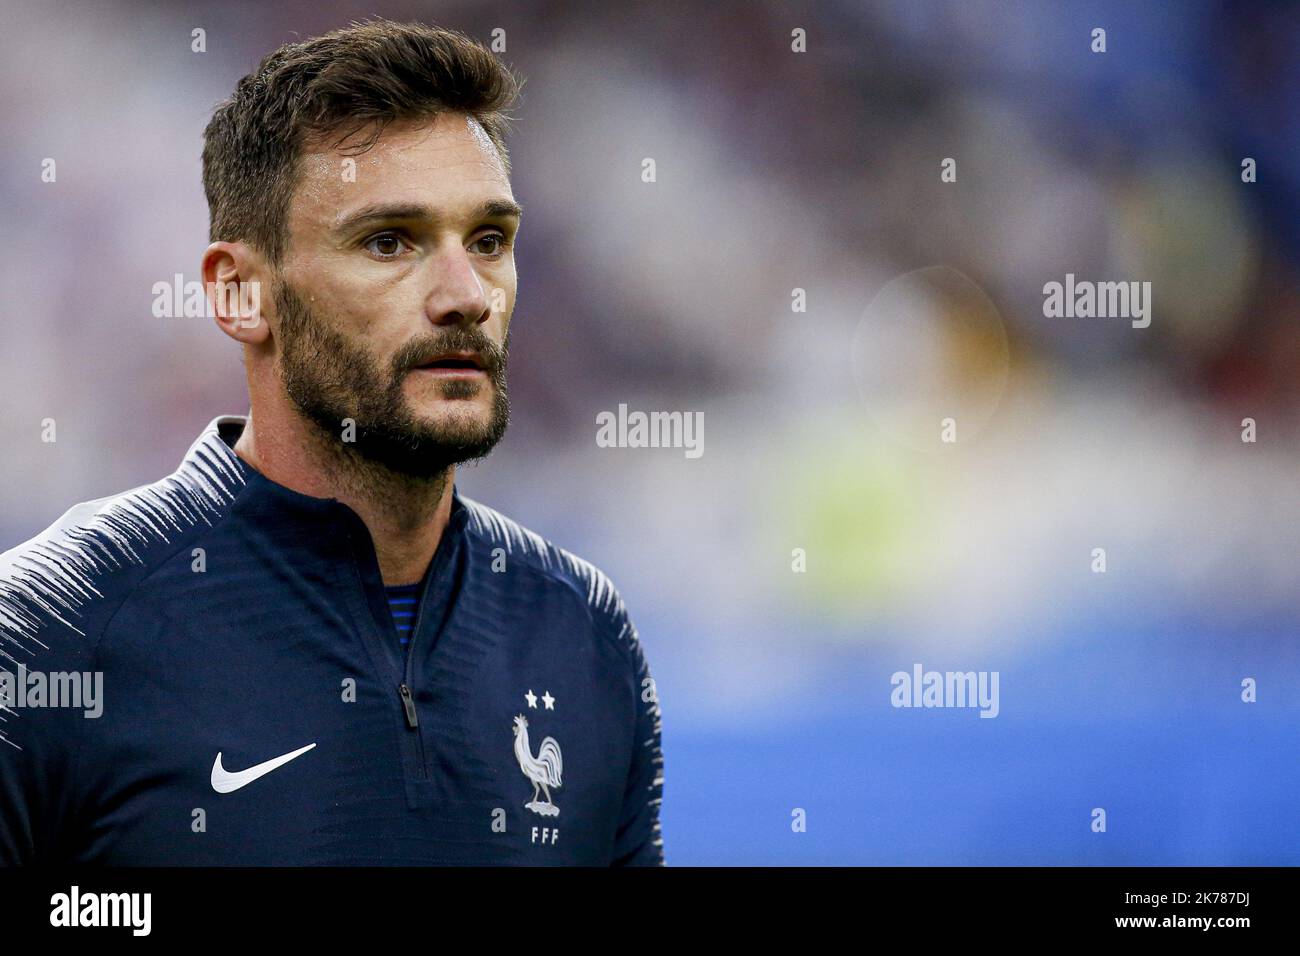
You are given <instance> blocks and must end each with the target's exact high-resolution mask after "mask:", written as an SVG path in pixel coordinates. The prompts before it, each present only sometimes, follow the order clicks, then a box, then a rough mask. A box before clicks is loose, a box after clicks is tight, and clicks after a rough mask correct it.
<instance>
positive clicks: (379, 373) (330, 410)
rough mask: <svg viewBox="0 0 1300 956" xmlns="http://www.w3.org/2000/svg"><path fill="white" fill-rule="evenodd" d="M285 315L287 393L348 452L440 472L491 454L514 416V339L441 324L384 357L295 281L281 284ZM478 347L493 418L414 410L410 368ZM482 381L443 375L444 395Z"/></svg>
mask: <svg viewBox="0 0 1300 956" xmlns="http://www.w3.org/2000/svg"><path fill="white" fill-rule="evenodd" d="M275 306H276V314H277V315H278V316H279V320H280V358H279V370H280V380H281V382H282V383H283V385H284V389H285V392H286V394H287V395H288V396H289V400H290V401H291V402H293V404H294V406H295V407H296V408H297V409H298V411H299V412H301V413H302V415H303V416H304V417H305V418H306V419H307V420H308V421H310V422H312V423H313V424H315V425H316V426H317V427H318V429H319V430H320V431H321V433H322V436H323V437H324V439H325V440H326V442H327V443H329V444H332V445H336V446H338V448H339V449H340V450H341V451H343V452H344V453H345V454H347V455H349V456H350V457H356V458H360V459H362V460H363V461H365V462H368V463H370V464H373V465H378V466H381V467H383V468H385V469H387V470H389V471H392V472H396V473H397V474H399V475H402V476H405V477H409V478H417V479H434V478H438V477H440V476H442V475H443V474H445V473H446V471H447V469H449V468H451V467H452V466H454V465H458V464H461V463H462V462H467V461H476V460H478V459H481V458H484V457H486V455H487V454H488V452H490V451H491V450H492V449H493V448H494V447H495V446H496V444H497V442H499V441H500V440H501V437H502V436H503V435H504V434H505V431H506V426H507V425H508V424H509V422H510V402H509V400H508V399H507V397H506V379H505V373H506V357H507V351H508V348H509V344H510V336H509V333H508V332H507V334H506V341H505V343H504V344H502V345H497V343H495V342H494V341H492V340H491V339H490V338H488V337H487V336H486V335H485V334H483V332H481V331H480V330H479V329H478V328H477V327H475V328H466V327H465V326H462V325H456V326H452V327H450V328H448V330H447V331H445V332H442V333H431V334H429V335H427V336H422V337H419V338H415V339H412V340H411V341H410V342H407V343H406V344H405V345H403V346H402V347H401V348H399V349H398V350H397V352H396V353H394V355H393V357H392V359H391V361H389V362H388V364H387V365H386V366H385V365H383V364H382V363H380V362H378V361H376V360H375V358H374V357H373V356H372V355H371V354H370V352H369V351H367V350H366V349H365V348H364V347H363V346H362V345H361V344H360V343H358V342H355V341H353V340H352V339H350V338H348V337H347V336H346V335H344V334H342V333H341V332H339V331H338V330H336V329H333V328H331V327H330V326H329V325H328V324H327V323H326V322H325V321H323V320H322V319H321V317H320V315H319V314H318V313H316V312H315V311H313V310H312V308H311V306H310V305H308V304H307V302H306V301H305V300H304V299H303V298H302V296H300V295H299V294H298V293H297V292H296V291H295V290H294V289H293V288H292V287H291V286H290V285H289V283H287V282H284V281H280V282H277V283H276V287H275ZM462 350H464V351H471V352H475V353H477V354H478V355H479V357H480V359H481V361H482V363H483V367H484V371H485V372H486V373H487V378H488V381H489V382H490V383H491V388H492V392H493V400H492V410H491V413H490V414H489V416H488V421H487V422H481V421H479V420H477V419H476V418H474V419H471V418H462V417H459V416H458V417H456V418H455V419H454V420H453V421H450V422H445V423H443V422H437V421H434V420H432V419H426V418H421V417H420V416H419V415H417V414H416V412H415V410H414V409H413V408H412V407H411V404H410V402H408V401H407V399H406V396H405V395H404V394H403V392H402V386H403V384H404V382H405V381H406V377H407V376H408V375H409V374H410V373H411V370H412V369H414V368H415V367H417V366H418V365H420V364H421V363H423V362H427V361H428V360H429V359H430V358H432V357H433V356H435V355H437V354H439V353H441V352H448V351H462ZM482 387H483V386H482V385H481V384H479V383H477V382H472V381H465V380H463V379H461V380H457V379H453V380H450V381H447V382H444V383H441V385H440V388H441V390H442V397H443V398H444V399H447V400H456V399H466V398H470V397H472V396H473V395H474V393H475V391H477V390H478V389H479V388H482ZM349 418H350V419H352V421H353V422H355V430H354V432H355V433H354V435H353V440H352V441H344V440H343V436H344V426H345V422H344V419H349Z"/></svg>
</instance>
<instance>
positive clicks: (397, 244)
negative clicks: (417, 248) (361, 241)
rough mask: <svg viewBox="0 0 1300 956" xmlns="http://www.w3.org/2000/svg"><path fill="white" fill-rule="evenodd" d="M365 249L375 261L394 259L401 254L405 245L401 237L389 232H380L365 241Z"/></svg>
mask: <svg viewBox="0 0 1300 956" xmlns="http://www.w3.org/2000/svg"><path fill="white" fill-rule="evenodd" d="M365 248H366V251H367V252H369V253H370V254H371V255H372V256H374V257H375V258H376V259H396V258H397V257H398V256H400V255H401V254H402V250H403V249H405V248H406V245H405V243H403V242H402V237H401V236H399V235H397V234H395V233H391V232H381V233H380V234H379V235H377V236H371V237H370V238H369V239H367V240H366V242H365Z"/></svg>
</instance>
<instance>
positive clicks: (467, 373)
mask: <svg viewBox="0 0 1300 956" xmlns="http://www.w3.org/2000/svg"><path fill="white" fill-rule="evenodd" d="M411 371H412V372H419V373H420V374H422V375H437V376H440V377H442V378H473V377H474V376H476V375H482V376H483V377H484V378H486V377H487V372H485V371H483V370H482V369H481V368H441V367H436V366H435V367H426V366H420V367H419V368H413V369H411Z"/></svg>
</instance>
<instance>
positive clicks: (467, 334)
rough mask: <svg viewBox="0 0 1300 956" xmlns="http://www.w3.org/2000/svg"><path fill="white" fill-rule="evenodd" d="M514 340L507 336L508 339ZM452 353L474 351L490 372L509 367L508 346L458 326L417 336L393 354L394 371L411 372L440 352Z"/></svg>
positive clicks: (498, 372)
mask: <svg viewBox="0 0 1300 956" xmlns="http://www.w3.org/2000/svg"><path fill="white" fill-rule="evenodd" d="M509 341H510V340H509V339H508V338H507V339H506V342H507V343H508V342H509ZM448 352H471V353H473V354H474V355H476V356H477V357H478V360H479V362H480V363H481V364H482V366H483V370H484V371H485V372H487V373H488V374H489V375H493V376H496V375H499V374H501V372H503V371H504V370H505V367H506V360H507V358H508V351H507V346H506V345H505V344H501V345H498V344H497V343H496V342H494V341H492V340H491V339H490V338H488V337H487V336H486V335H485V334H484V333H482V332H480V331H479V330H478V329H465V328H455V329H453V330H451V331H450V332H444V333H442V334H441V335H429V336H424V337H422V338H418V339H413V340H411V341H410V342H407V343H406V344H405V345H403V346H402V347H401V348H399V349H398V350H397V352H396V353H394V355H393V371H394V372H395V373H398V374H400V373H402V372H407V371H409V370H411V369H413V368H416V367H418V366H421V365H426V364H428V363H429V362H431V361H433V360H434V359H435V358H437V357H438V356H439V355H445V354H446V353H448Z"/></svg>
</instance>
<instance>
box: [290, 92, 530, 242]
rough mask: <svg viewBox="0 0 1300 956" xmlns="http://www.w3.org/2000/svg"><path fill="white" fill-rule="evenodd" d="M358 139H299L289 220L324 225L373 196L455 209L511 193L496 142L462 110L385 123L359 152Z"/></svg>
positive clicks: (391, 200) (364, 203) (343, 215)
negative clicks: (300, 149) (300, 145)
mask: <svg viewBox="0 0 1300 956" xmlns="http://www.w3.org/2000/svg"><path fill="white" fill-rule="evenodd" d="M362 135H364V133H363V134H362ZM358 141H359V139H358V138H357V137H353V138H351V139H349V140H348V141H346V142H344V143H343V144H341V145H338V146H335V145H334V144H333V142H326V143H320V142H316V143H309V144H307V145H306V146H304V148H303V152H302V155H301V157H300V160H299V163H300V166H299V177H298V184H297V188H296V189H295V190H294V196H293V202H292V204H291V207H290V218H291V220H298V222H299V223H300V224H303V225H306V224H314V225H323V226H325V227H328V226H329V225H330V224H332V223H334V222H337V221H340V220H342V219H343V218H345V217H346V216H347V215H348V213H349V211H350V210H356V209H360V208H361V207H363V206H366V205H369V204H371V203H374V202H377V201H383V202H407V201H409V202H412V203H425V204H430V205H434V206H438V207H441V208H444V209H445V210H447V211H448V212H454V211H455V210H456V209H457V208H458V207H463V208H465V209H469V208H471V207H477V206H478V205H479V204H480V203H481V202H482V201H483V200H484V199H489V198H513V194H512V192H511V189H510V178H509V176H508V175H507V174H506V171H505V166H504V165H503V163H502V162H501V157H500V155H499V154H498V153H497V149H496V147H495V146H494V145H493V144H492V141H491V139H489V138H488V135H487V132H486V131H485V130H484V129H483V126H482V125H481V124H480V123H479V122H478V121H477V120H475V119H474V118H473V117H471V116H469V115H467V114H464V113H442V114H439V115H438V116H437V117H434V118H433V119H430V120H423V121H419V122H414V121H403V122H394V123H391V124H389V125H388V126H387V127H386V128H385V129H384V131H383V133H382V134H381V135H380V136H379V138H378V139H377V140H376V141H375V143H374V145H373V146H371V147H370V148H369V149H368V150H366V151H365V152H363V153H357V152H355V150H353V149H349V147H350V146H355V145H356V143H357V142H358Z"/></svg>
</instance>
